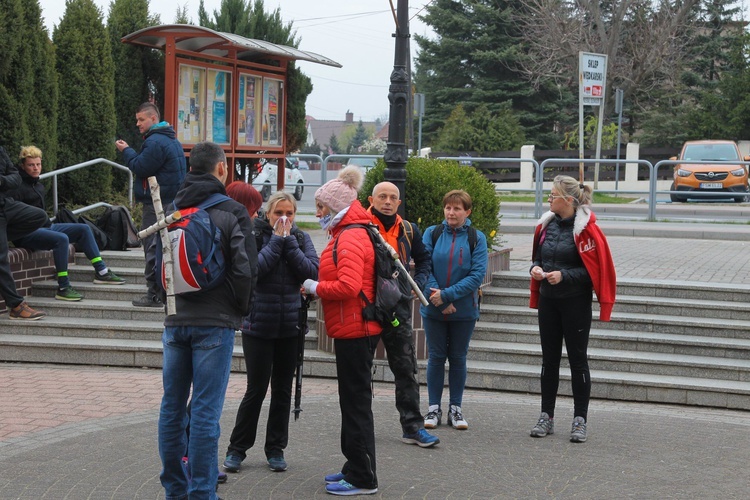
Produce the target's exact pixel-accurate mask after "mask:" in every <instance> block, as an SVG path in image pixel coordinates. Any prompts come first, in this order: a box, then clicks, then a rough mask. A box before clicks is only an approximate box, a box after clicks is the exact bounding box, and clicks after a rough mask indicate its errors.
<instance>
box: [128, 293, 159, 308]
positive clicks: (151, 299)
mask: <svg viewBox="0 0 750 500" xmlns="http://www.w3.org/2000/svg"><path fill="white" fill-rule="evenodd" d="M133 305H134V306H136V307H162V308H163V307H164V302H162V301H161V299H160V298H159V297H157V296H155V295H144V296H143V297H141V298H140V299H135V300H134V301H133Z"/></svg>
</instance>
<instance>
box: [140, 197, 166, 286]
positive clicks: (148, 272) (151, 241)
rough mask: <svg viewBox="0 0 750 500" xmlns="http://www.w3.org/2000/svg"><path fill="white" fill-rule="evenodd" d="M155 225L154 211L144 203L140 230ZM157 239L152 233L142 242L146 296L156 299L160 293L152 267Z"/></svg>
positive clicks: (150, 205) (154, 263)
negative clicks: (144, 260) (144, 257)
mask: <svg viewBox="0 0 750 500" xmlns="http://www.w3.org/2000/svg"><path fill="white" fill-rule="evenodd" d="M162 203H163V202H162ZM170 204H171V202H170ZM164 206H165V207H168V206H169V205H168V204H166V203H165V204H164ZM155 223H156V212H155V211H154V205H152V204H151V203H144V204H143V222H142V223H141V230H143V229H146V228H147V227H149V226H151V225H153V224H155ZM158 237H159V233H154V234H152V235H151V236H149V237H147V238H146V239H145V240H143V254H144V255H145V256H146V268H145V269H144V271H143V276H144V277H145V278H146V286H147V287H148V294H149V295H151V296H157V297H158V296H160V292H159V287H158V286H157V284H156V270H155V269H154V266H155V265H156V238H158Z"/></svg>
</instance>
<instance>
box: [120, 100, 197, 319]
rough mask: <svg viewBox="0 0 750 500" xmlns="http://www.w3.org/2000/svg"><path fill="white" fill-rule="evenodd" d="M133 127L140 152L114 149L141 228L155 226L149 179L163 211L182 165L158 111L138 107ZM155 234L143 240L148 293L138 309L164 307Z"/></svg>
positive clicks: (150, 105) (174, 140) (179, 149)
mask: <svg viewBox="0 0 750 500" xmlns="http://www.w3.org/2000/svg"><path fill="white" fill-rule="evenodd" d="M135 120H136V125H137V126H138V130H139V132H140V133H141V134H143V137H144V141H143V146H142V147H141V152H140V153H136V152H135V150H134V149H133V148H131V147H130V146H128V143H127V142H125V141H123V140H121V139H120V140H117V141H116V142H115V147H116V148H117V150H118V151H120V152H121V153H122V161H123V163H124V164H125V166H127V167H128V168H129V169H130V171H131V172H133V174H134V177H133V194H134V196H135V199H136V201H139V202H141V203H142V204H143V222H142V223H141V229H146V228H147V227H149V226H151V225H152V224H154V223H156V212H155V211H154V202H153V201H152V199H151V190H150V188H149V184H148V178H149V177H156V182H157V183H158V184H159V191H160V194H161V202H162V206H163V207H164V208H165V209H167V208H168V207H169V205H170V204H171V203H172V201H173V200H174V197H175V195H176V194H177V190H178V189H179V187H180V185H181V184H182V181H183V179H184V178H185V171H186V162H185V152H184V151H183V150H182V144H180V141H178V140H177V134H176V133H175V131H174V129H173V128H172V126H171V125H170V124H169V123H167V122H163V121H159V120H160V118H159V109H158V108H157V107H156V106H155V105H154V104H153V103H150V102H146V103H143V104H141V105H140V106H138V109H137V110H136V112H135ZM156 238H158V235H157V234H156V233H154V234H152V235H151V236H148V237H146V238H145V239H144V240H143V253H144V254H145V255H146V268H145V271H144V276H145V278H146V286H147V287H148V291H147V293H146V295H145V296H143V297H141V298H139V299H136V300H134V301H133V305H134V306H139V307H164V304H163V303H162V302H161V299H160V298H159V296H160V294H159V292H158V288H157V287H158V285H157V283H156V273H155V271H154V263H155V262H156Z"/></svg>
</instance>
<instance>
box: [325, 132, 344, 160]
mask: <svg viewBox="0 0 750 500" xmlns="http://www.w3.org/2000/svg"><path fill="white" fill-rule="evenodd" d="M326 146H327V147H328V151H327V152H326V153H327V154H329V155H335V154H338V153H340V152H341V146H339V140H338V138H337V137H336V134H334V133H331V137H330V138H329V139H328V144H326Z"/></svg>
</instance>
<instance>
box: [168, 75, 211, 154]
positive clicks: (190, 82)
mask: <svg viewBox="0 0 750 500" xmlns="http://www.w3.org/2000/svg"><path fill="white" fill-rule="evenodd" d="M205 73H206V70H205V69H203V68H196V67H194V66H188V65H185V64H181V65H180V83H179V87H178V96H177V123H175V124H174V125H175V130H176V131H177V138H178V139H179V141H180V142H183V143H186V144H195V143H197V142H200V141H201V140H203V127H202V126H201V113H202V111H201V109H202V103H203V100H204V94H205V91H206V84H205Z"/></svg>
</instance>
